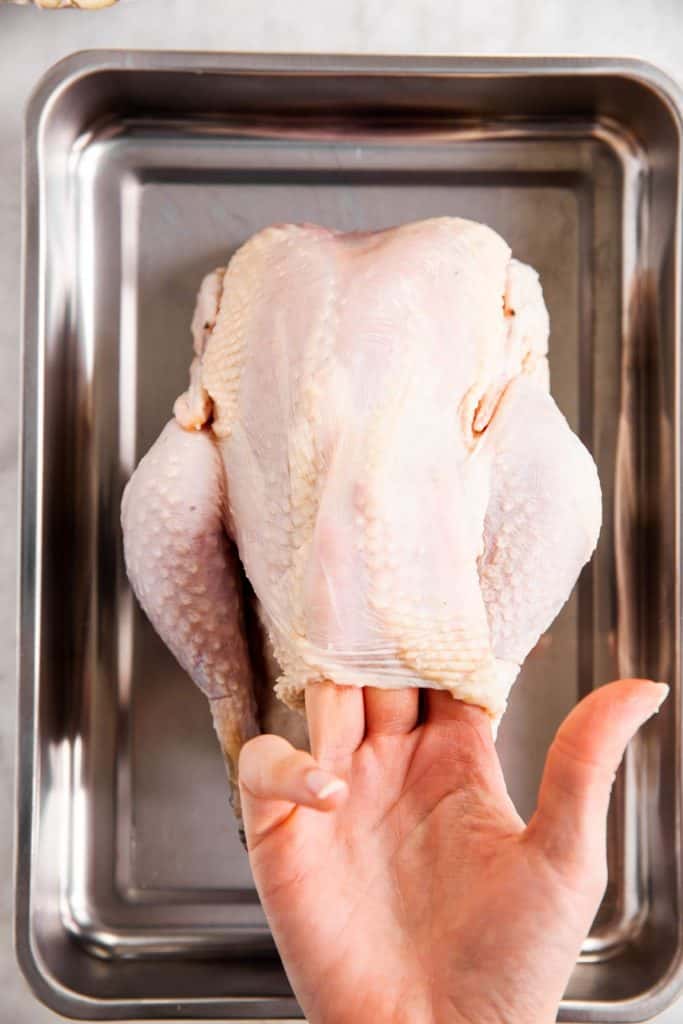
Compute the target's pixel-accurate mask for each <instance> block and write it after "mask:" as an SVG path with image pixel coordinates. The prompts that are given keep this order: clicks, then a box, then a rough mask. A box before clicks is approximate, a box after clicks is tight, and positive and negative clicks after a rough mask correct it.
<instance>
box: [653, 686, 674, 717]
mask: <svg viewBox="0 0 683 1024" xmlns="http://www.w3.org/2000/svg"><path fill="white" fill-rule="evenodd" d="M655 686H656V687H657V692H658V694H659V701H658V702H657V707H656V710H657V711H659V709H660V708H661V706H662V704H663V703H664V701H665V700H666V698H667V697H668V696H669V693H670V691H671V687H670V686H669V684H668V683H655Z"/></svg>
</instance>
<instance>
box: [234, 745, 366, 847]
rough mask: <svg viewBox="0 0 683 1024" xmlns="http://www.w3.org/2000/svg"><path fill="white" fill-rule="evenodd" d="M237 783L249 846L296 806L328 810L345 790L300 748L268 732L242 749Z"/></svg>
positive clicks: (268, 831) (338, 779)
mask: <svg viewBox="0 0 683 1024" xmlns="http://www.w3.org/2000/svg"><path fill="white" fill-rule="evenodd" d="M239 786H240V797H241V803H242V818H243V821H244V831H245V833H246V838H247V849H249V850H253V849H254V848H255V847H256V846H257V845H258V843H259V842H261V840H262V839H265V837H266V836H267V835H268V834H269V833H270V832H272V831H273V830H274V829H276V828H277V827H278V826H279V825H282V824H283V823H284V822H285V821H286V819H287V818H289V816H290V815H291V813H292V811H294V810H295V808H296V806H297V805H298V804H301V805H305V806H307V807H313V808H315V809H316V810H319V811H331V810H334V808H335V807H337V806H338V805H339V804H340V803H341V802H342V801H343V800H344V799H346V796H347V794H348V786H347V784H346V782H345V781H344V780H343V779H340V778H339V777H338V776H336V775H333V774H332V772H328V771H323V769H322V768H319V767H318V764H317V762H316V761H315V760H314V759H313V758H312V757H311V755H310V754H309V753H307V752H306V751H305V750H297V749H296V748H295V747H293V746H292V745H291V743H288V742H287V740H285V739H283V737H282V736H272V735H263V736H255V737H254V739H251V740H249V742H248V743H245V744H244V746H243V747H242V750H241V752H240V759H239Z"/></svg>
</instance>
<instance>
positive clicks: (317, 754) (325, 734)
mask: <svg viewBox="0 0 683 1024" xmlns="http://www.w3.org/2000/svg"><path fill="white" fill-rule="evenodd" d="M306 717H307V718H308V734H309V736H310V740H311V753H312V754H313V757H314V758H315V759H316V761H318V762H319V763H320V764H323V763H326V762H327V763H331V764H332V763H334V762H335V761H339V760H343V759H344V758H348V757H350V756H351V754H353V752H354V751H355V750H357V749H358V747H359V746H360V745H361V743H362V742H363V736H364V733H365V713H364V709H363V691H362V690H361V689H360V687H358V686H338V685H337V684H336V683H333V682H330V681H328V680H325V682H322V683H309V684H308V685H307V687H306Z"/></svg>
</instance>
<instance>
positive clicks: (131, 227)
mask: <svg viewBox="0 0 683 1024" xmlns="http://www.w3.org/2000/svg"><path fill="white" fill-rule="evenodd" d="M680 179H681V97H680V95H679V93H678V92H677V90H676V88H675V87H674V86H673V85H672V83H671V82H670V81H668V80H667V79H666V78H665V77H664V76H663V75H661V74H660V73H659V72H658V71H656V70H655V69H653V68H651V67H648V66H646V65H643V64H640V63H638V62H632V61H623V62H622V61H609V60H605V61H603V60H536V59H533V60H532V59H529V60H507V59H506V60H497V59H489V60H479V59H467V60H464V59H463V60H461V59H458V60H450V59H425V60H410V59H406V60H404V59H398V58H397V59H394V58H380V59H375V58H362V59H350V58H346V57H344V58H332V57H315V58H314V57H303V56H301V57H296V58H287V57H255V56H249V57H240V56H226V55H205V54H180V53H168V54H158V53H116V52H106V51H103V52H96V53H95V52H93V53H85V54H79V55H76V56H74V57H72V58H70V59H68V60H67V61H65V62H63V63H61V64H59V65H57V67H56V68H54V69H53V70H52V71H51V72H50V73H49V74H48V75H47V77H46V78H45V79H43V81H42V82H41V83H40V85H39V86H38V88H37V91H36V92H35V94H34V97H33V99H32V101H31V104H30V107H29V110H28V117H27V150H26V247H25V263H26V268H25V323H24V330H25V347H24V353H25V375H24V439H23V492H22V500H23V505H22V520H23V541H22V584H21V585H22V595H21V678H20V725H21V737H20V766H19V768H20V770H19V791H18V820H19V832H18V871H17V903H16V906H17V920H16V926H17V950H18V956H19V960H20V963H21V966H22V968H23V970H24V972H25V974H26V975H27V977H28V979H29V981H30V983H31V984H32V986H33V988H34V990H35V992H36V994H37V995H38V996H39V997H40V998H42V999H43V1000H44V1001H45V1002H47V1003H48V1004H49V1005H51V1006H52V1007H54V1008H55V1009H57V1010H59V1011H61V1012H62V1013H64V1014H68V1015H69V1016H73V1017H92V1018H129V1017H135V1018H140V1017H157V1018H160V1017H163V1018H167V1019H168V1018H173V1017H194V1018H224V1019H237V1018H239V1019H243V1020H248V1019H264V1018H271V1019H283V1018H290V1019H297V1018H299V1016H300V1013H299V1011H298V1009H297V1006H296V1003H295V1001H294V999H293V998H292V994H291V991H290V989H289V987H288V984H287V981H286V978H285V975H284V972H283V970H282V967H281V965H280V963H279V960H278V958H277V955H276V953H275V949H274V946H273V943H272V940H271V939H270V936H269V933H268V929H267V927H266V924H265V920H264V917H263V914H262V912H261V910H260V907H259V904H258V900H257V898H256V896H255V893H254V889H253V885H252V881H251V878H250V874H249V868H248V864H247V860H246V857H245V855H244V853H243V851H242V849H241V847H240V845H239V842H238V840H237V835H236V832H235V830H234V828H233V823H232V821H231V820H230V813H229V809H228V805H227V793H226V784H225V778H224V773H223V769H222V765H221V760H220V755H219V752H218V749H217V745H216V743H215V741H214V737H213V735H212V729H211V723H210V719H209V714H208V710H207V707H206V703H205V701H204V700H203V698H202V697H201V695H200V694H199V693H198V692H196V691H195V689H194V688H193V686H192V685H191V683H190V682H189V681H188V680H187V679H186V678H185V677H184V676H183V673H182V672H181V671H180V670H179V669H178V667H177V665H176V664H175V663H174V662H173V660H172V658H171V657H170V655H169V654H168V653H167V652H166V650H165V649H164V647H163V646H162V644H161V643H160V641H159V640H158V639H157V637H156V636H155V635H154V633H153V632H152V630H151V628H150V626H149V625H148V623H147V622H146V620H145V618H144V616H143V615H142V614H141V612H140V610H139V609H138V607H137V605H136V604H135V602H134V601H133V599H132V596H131V592H130V590H129V588H128V584H127V582H126V578H125V574H124V571H123V563H122V558H121V538H120V532H119V512H118V510H119V499H120V496H121V491H122V488H123V485H124V483H125V481H126V479H127V477H128V475H129V474H130V472H131V470H132V468H133V466H134V465H135V462H136V460H137V459H138V458H139V456H140V455H141V454H142V453H143V452H144V451H145V449H146V448H147V446H148V445H149V444H150V443H151V441H152V440H153V438H154V437H155V436H156V434H157V433H158V431H159V429H160V427H161V425H162V424H163V422H164V421H165V419H166V418H167V417H168V416H169V413H170V409H171V405H172V401H173V399H174V397H175V396H176V394H177V393H178V392H179V390H180V389H181V388H183V387H184V386H185V380H186V373H187V366H188V361H189V354H190V341H189V334H188V325H189V320H190V315H191V311H192V305H193V299H194V293H195V290H196V288H197V285H198V282H199V280H200V278H201V275H202V274H203V273H204V272H205V271H206V270H207V269H209V268H211V267H213V266H214V265H215V264H216V263H217V262H224V261H225V259H226V258H227V257H228V256H229V255H230V253H231V252H232V251H233V250H234V249H235V248H236V247H237V246H238V245H239V244H240V243H241V242H243V241H244V240H245V239H246V238H247V237H248V236H249V235H250V234H251V233H252V232H254V231H256V230H257V229H258V228H260V227H262V226H263V225H265V224H268V223H270V222H273V221H282V220H308V221H318V222H321V223H324V224H327V225H330V226H334V227H337V228H342V229H345V230H350V229H355V228H361V229H366V228H379V227H382V226H385V225H389V224H395V223H397V222H400V221H406V220H410V219H413V218H420V217H427V216H431V215H434V214H459V215H464V216H468V217H473V218H476V219H481V220H483V221H486V222H487V223H489V224H491V225H492V226H493V227H495V228H496V229H497V230H498V231H500V232H501V233H502V234H503V235H504V236H505V238H506V239H507V240H508V241H509V242H510V244H511V245H512V248H513V250H514V252H515V254H516V255H517V256H519V257H520V258H521V259H523V260H527V261H528V262H530V263H532V264H533V265H534V266H535V267H537V268H538V269H539V270H540V272H541V276H542V280H543V284H544V288H545V293H546V297H547V301H548V305H549V308H550V313H551V319H552V338H551V356H550V361H551V373H552V380H553V390H554V393H555V396H556V398H557V400H558V402H559V404H560V406H561V408H562V409H563V411H564V412H565V414H566V415H567V416H568V418H569V420H570V422H571V424H572V426H573V427H574V429H575V430H578V431H579V433H580V434H581V436H582V438H583V439H584V441H585V442H586V443H587V444H588V446H589V447H590V448H591V449H592V451H593V453H594V455H595V457H596V460H597V462H598V465H599V469H600V476H601V479H602V484H603V488H604V495H605V515H606V521H605V526H604V529H603V532H602V537H601V540H600V545H599V548H598V551H597V554H596V557H595V558H594V560H593V562H592V564H591V565H590V566H589V567H588V568H587V570H586V571H585V572H584V574H583V576H582V578H581V580H580V582H579V585H578V587H577V589H576V591H575V594H574V596H573V597H572V599H571V601H570V602H569V604H568V605H567V607H566V608H565V609H564V611H563V612H562V614H561V615H560V617H559V618H558V620H557V622H556V623H555V624H554V625H553V627H552V629H551V630H550V632H549V634H548V635H547V636H545V637H544V638H543V640H542V641H541V643H539V645H538V647H537V648H536V650H535V651H534V652H533V654H532V655H531V657H530V658H529V661H528V663H527V665H526V667H525V669H524V672H523V674H522V677H521V679H520V681H519V682H518V684H517V686H516V688H515V691H514V695H513V698H512V703H511V706H510V710H509V711H508V714H507V717H506V719H505V721H504V724H503V727H502V729H501V733H500V739H499V744H500V750H501V754H502V757H503V761H504V765H505V769H506V774H507V778H508V780H509V785H510V789H511V791H512V794H513V796H514V798H515V800H516V801H517V803H518V806H519V807H520V810H521V811H522V813H523V814H529V813H530V811H531V809H532V807H533V804H534V799H535V792H536V787H537V783H538V779H539V774H540V771H541V766H542V762H543V757H544V754H545V751H546V748H547V745H548V743H549V741H550V739H551V736H552V734H553V731H554V729H555V727H556V725H557V723H558V722H559V721H560V719H561V718H562V717H563V716H564V714H565V713H566V711H567V710H568V708H569V707H570V706H571V705H572V704H573V703H574V702H575V701H576V699H577V698H578V697H579V696H580V695H581V694H583V693H584V692H586V691H587V690H589V689H590V688H591V687H593V686H596V685H598V684H599V683H601V682H604V681H606V680H608V679H609V678H611V677H614V676H617V675H625V674H629V673H634V674H635V673H637V674H640V675H647V676H651V677H653V678H655V679H666V680H669V681H670V682H671V683H672V684H673V688H674V694H673V699H672V700H670V701H669V702H668V703H667V705H666V706H665V709H664V710H663V712H662V713H661V714H660V715H659V716H658V717H657V718H656V719H655V720H654V721H652V722H651V723H650V724H648V726H647V727H646V729H645V730H644V732H643V734H642V736H641V737H640V738H639V739H638V740H637V741H636V742H635V743H634V744H633V745H632V748H631V750H630V751H629V754H628V757H627V761H626V764H625V768H624V770H623V771H622V773H621V776H620V778H619V781H618V785H617V787H616V790H615V795H614V799H613V806H612V811H611V823H610V849H609V866H610V871H609V879H610V881H609V887H608V890H607V893H606V896H605V900H604V903H603V906H602V909H601V911H600V913H599V915H598V917H597V919H596V922H595V925H594V928H593V930H592V933H591V935H590V937H589V939H588V940H587V942H586V945H585V949H584V952H583V955H582V958H581V962H580V963H579V964H578V965H577V967H576V970H575V972H574V974H573V976H572V979H571V982H570V985H569V988H568V991H567V993H566V999H565V1002H564V1003H563V1005H562V1010H561V1014H562V1019H564V1020H573V1021H634V1020H642V1019H644V1018H648V1017H650V1016H652V1015H653V1014H655V1013H656V1012H658V1011H659V1010H661V1009H663V1008H664V1007H665V1006H666V1005H667V1004H668V1003H670V1002H671V1001H672V999H673V998H674V997H675V996H676V994H677V993H678V991H679V989H680V986H681V958H682V942H683V939H682V935H681V918H680V915H681V838H680V807H681V755H680V738H679V737H680V721H679V717H680V696H681V692H680V661H679V657H680V645H679V625H678V624H679V610H680V571H679V566H680V563H679V557H680V556H679V515H680V473H679V465H680V444H679V431H680V424H679V410H680V406H679V373H680V368H679V367H680V364H679V352H680V341H681V338H680V328H681V324H680V302H681V276H680V269H681V268H680V212H681V211H680V202H681V198H680ZM322 900H324V894H321V901H322ZM321 912H322V904H321ZM491 912H492V913H495V908H492V911H491Z"/></svg>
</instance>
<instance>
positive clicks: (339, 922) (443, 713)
mask: <svg viewBox="0 0 683 1024" xmlns="http://www.w3.org/2000/svg"><path fill="white" fill-rule="evenodd" d="M666 693H667V688H666V687H664V686H662V684H656V683H651V682H647V681H645V680H637V679H627V680H621V681H619V682H616V683H611V684H610V685H608V686H605V687H602V688H600V689H598V690H596V691H594V692H593V693H591V694H590V695H589V696H588V697H586V698H585V699H584V700H583V701H581V703H580V704H578V705H577V706H576V707H575V708H574V709H573V710H572V712H571V714H570V715H569V716H568V717H567V719H566V720H565V721H564V723H563V724H562V726H561V727H560V729H559V731H558V733H557V735H556V737H555V740H554V742H553V744H552V746H551V748H550V751H549V753H548V758H547V761H546V766H545V772H544V775H543V781H542V785H541V789H540V792H539V798H538V807H537V810H536V813H535V814H534V816H533V818H532V820H531V821H530V823H529V824H528V826H525V825H524V822H523V821H522V819H521V818H520V817H519V815H518V814H517V812H516V810H515V808H514V806H513V804H512V802H511V800H510V797H509V796H508V793H507V790H506V787H505V782H504V779H503V775H502V772H501V768H500V763H499V760H498V756H497V754H496V750H495V747H494V744H493V740H492V736H491V728H490V722H489V719H488V718H487V716H486V714H485V713H484V712H483V711H481V710H480V709H478V708H476V707H472V706H470V705H466V704H463V703H461V702H460V701H455V700H453V699H452V698H451V697H450V695H449V694H447V693H444V692H439V691H435V690H427V691H422V692H421V695H419V694H418V691H417V690H388V691H387V690H378V689H372V688H369V687H368V688H365V689H364V690H360V689H356V688H353V687H338V686H335V685H334V684H332V683H322V684H315V685H312V686H309V687H308V689H307V691H306V711H307V715H308V722H309V731H310V736H311V749H312V756H311V755H309V754H308V753H305V752H303V751H296V750H294V748H293V747H291V746H290V744H289V743H287V741H286V740H284V739H282V738H281V737H278V736H268V735H265V736H258V737H256V738H255V739H252V740H250V741H249V742H248V743H247V744H246V745H245V747H244V748H243V750H242V754H241V757H240V765H239V773H240V789H241V797H242V808H243V815H244V823H245V829H246V835H247V844H248V848H249V856H250V860H251V866H252V870H253V873H254V879H255V881H256V885H257V888H258V892H259V895H260V897H261V901H262V904H263V907H264V909H265V912H266V915H267V917H268V920H269V922H270V925H271V929H272V932H273V935H274V937H275V941H276V943H277V946H278V949H279V951H280V954H281V956H282V959H283V962H284V965H285V968H286V970H287V974H288V977H289V979H290V982H291V984H292V987H293V989H294V992H295V993H296V995H297V997H298V999H299V1002H300V1004H301V1006H302V1009H303V1010H304V1012H305V1013H306V1016H307V1018H308V1020H309V1021H310V1022H311V1024H342V1022H343V1024H348V1022H353V1024H364V1022H366V1021H367V1022H372V1024H383V1022H385V1021H386V1022H389V1021H391V1022H392V1024H401V1022H406V1024H408V1022H409V1024H426V1022H429V1024H437V1022H444V1024H445V1022H448V1024H489V1022H491V1024H493V1022H495V1024H507V1022H510V1024H513V1022H514V1024H519V1022H520V1021H524V1022H525V1024H550V1022H551V1021H554V1020H555V1015H556V1011H557V1006H558V1003H559V1001H560V999H561V997H562V994H563V992H564V989H565V987H566V984H567V980H568V978H569V975H570V973H571V970H572V968H573V966H574V964H575V962H576V958H577V956H578V953H579V950H580V947H581V943H582V941H583V939H584V938H585V936H586V934H587V932H588V929H589V928H590V925H591V922H592V920H593V917H594V915H595V912H596V910H597V908H598V905H599V902H600V899H601V896H602V893H603V891H604V887H605V883H606V859H605V826H606V817H607V808H608V803H609V794H610V789H611V785H612V781H613V778H614V774H615V772H616V769H617V767H618V765H619V762H620V760H621V757H622V754H623V751H624V748H625V746H626V744H627V742H628V740H629V739H630V738H631V736H632V735H633V734H634V733H635V732H636V730H637V729H638V728H639V726H641V725H642V724H643V722H645V721H646V720H647V719H648V718H649V717H650V716H651V715H652V714H653V713H654V712H655V711H656V710H657V708H658V707H659V705H660V704H661V702H662V701H663V699H664V698H665V696H666ZM418 705H419V706H420V707H422V708H423V713H421V714H420V716H419V719H418ZM311 772H314V773H316V772H321V773H323V774H313V775H311V774H310V773H311ZM311 787H312V788H311ZM315 790H317V792H318V796H317V797H316V795H315V793H314V791H315Z"/></svg>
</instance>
